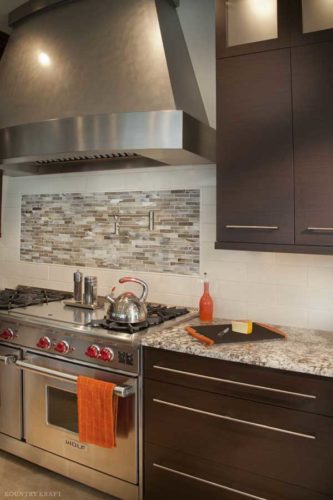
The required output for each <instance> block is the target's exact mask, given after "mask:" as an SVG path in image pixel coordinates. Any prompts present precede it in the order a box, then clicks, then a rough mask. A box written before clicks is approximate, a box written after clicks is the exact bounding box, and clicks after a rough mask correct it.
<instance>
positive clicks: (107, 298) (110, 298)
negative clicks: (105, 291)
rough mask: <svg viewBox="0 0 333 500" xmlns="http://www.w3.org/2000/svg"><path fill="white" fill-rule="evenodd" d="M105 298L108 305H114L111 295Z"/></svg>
mask: <svg viewBox="0 0 333 500" xmlns="http://www.w3.org/2000/svg"><path fill="white" fill-rule="evenodd" d="M105 298H106V300H107V301H108V302H110V304H114V303H115V300H114V298H113V297H112V295H107V296H106V297H105Z"/></svg>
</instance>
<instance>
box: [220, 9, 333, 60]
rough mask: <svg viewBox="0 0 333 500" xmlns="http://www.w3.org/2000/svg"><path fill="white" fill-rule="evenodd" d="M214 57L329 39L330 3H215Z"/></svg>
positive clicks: (332, 35) (331, 25) (332, 21)
mask: <svg viewBox="0 0 333 500" xmlns="http://www.w3.org/2000/svg"><path fill="white" fill-rule="evenodd" d="M216 23H217V48H216V50H217V58H218V59H219V58H222V57H230V56H237V55H242V54H250V53H253V52H261V51H266V50H273V49H280V48H286V47H293V46H297V45H304V44H307V43H316V42H323V41H329V40H333V1H332V0H216Z"/></svg>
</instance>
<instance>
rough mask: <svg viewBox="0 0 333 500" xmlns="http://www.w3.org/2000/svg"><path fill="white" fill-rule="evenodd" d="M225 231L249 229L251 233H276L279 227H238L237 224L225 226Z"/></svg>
mask: <svg viewBox="0 0 333 500" xmlns="http://www.w3.org/2000/svg"><path fill="white" fill-rule="evenodd" d="M224 227H225V228H226V229H249V230H252V231H277V230H278V229H280V228H279V226H239V225H237V224H227V225H226V226H224Z"/></svg>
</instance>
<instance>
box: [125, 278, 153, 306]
mask: <svg viewBox="0 0 333 500" xmlns="http://www.w3.org/2000/svg"><path fill="white" fill-rule="evenodd" d="M128 282H132V283H138V284H139V285H141V286H142V288H143V291H142V295H141V297H140V298H139V300H140V301H141V302H145V300H146V298H147V296H148V285H147V283H146V282H145V281H142V280H140V279H139V278H132V277H131V276H125V277H124V278H120V280H119V283H128Z"/></svg>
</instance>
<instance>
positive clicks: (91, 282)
mask: <svg viewBox="0 0 333 500" xmlns="http://www.w3.org/2000/svg"><path fill="white" fill-rule="evenodd" d="M96 302H97V277H96V276H86V277H85V278H84V303H85V304H96Z"/></svg>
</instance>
